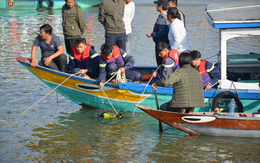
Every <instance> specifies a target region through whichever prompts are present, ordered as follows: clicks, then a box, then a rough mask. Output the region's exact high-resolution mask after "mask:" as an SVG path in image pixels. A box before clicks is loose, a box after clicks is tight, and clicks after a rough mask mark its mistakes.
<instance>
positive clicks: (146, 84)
mask: <svg viewBox="0 0 260 163" xmlns="http://www.w3.org/2000/svg"><path fill="white" fill-rule="evenodd" d="M158 69H159V67H158V68H157V69H156V70H155V71H157V70H158ZM152 79H153V76H152V77H151V78H150V80H149V81H148V83H147V84H146V86H145V87H144V90H143V93H142V94H141V96H140V98H139V102H138V103H137V104H140V101H141V98H142V96H143V94H144V91H145V90H146V87H147V86H148V84H149V83H150V82H151V80H152ZM136 108H137V107H135V110H136ZM135 110H134V111H133V115H134V114H135Z"/></svg>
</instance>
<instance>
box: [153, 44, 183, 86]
mask: <svg viewBox="0 0 260 163" xmlns="http://www.w3.org/2000/svg"><path fill="white" fill-rule="evenodd" d="M158 52H159V56H160V57H161V58H163V60H162V64H161V65H159V66H158V69H159V72H158V71H154V72H153V79H152V80H151V82H150V84H153V83H155V81H156V80H158V79H162V78H166V77H167V76H169V75H171V74H172V73H173V72H174V71H175V70H176V69H177V68H179V56H180V53H179V52H178V51H177V50H175V49H172V50H171V51H169V49H168V47H167V44H166V43H165V42H159V44H158ZM166 87H169V88H170V87H172V84H169V85H166Z"/></svg>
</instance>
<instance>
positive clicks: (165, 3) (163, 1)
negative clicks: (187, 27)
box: [154, 0, 168, 6]
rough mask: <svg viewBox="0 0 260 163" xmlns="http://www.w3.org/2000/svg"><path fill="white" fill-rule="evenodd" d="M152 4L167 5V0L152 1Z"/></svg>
mask: <svg viewBox="0 0 260 163" xmlns="http://www.w3.org/2000/svg"><path fill="white" fill-rule="evenodd" d="M154 4H157V5H162V6H168V0H158V1H154Z"/></svg>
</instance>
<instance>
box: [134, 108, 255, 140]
mask: <svg viewBox="0 0 260 163" xmlns="http://www.w3.org/2000/svg"><path fill="white" fill-rule="evenodd" d="M136 106H137V107H138V108H139V109H141V110H142V111H144V112H145V113H147V114H149V115H150V116H152V117H154V118H156V119H158V120H159V121H161V122H163V123H165V124H167V125H169V126H172V127H174V128H176V129H179V130H181V131H183V132H186V133H188V134H190V135H210V136H232V137H252V138H260V114H252V113H243V114H241V113H235V114H234V116H227V114H225V113H221V115H217V114H216V115H214V114H213V113H212V112H197V113H194V114H187V113H186V114H185V113H176V112H168V111H159V110H154V109H152V108H150V107H148V106H143V105H136Z"/></svg>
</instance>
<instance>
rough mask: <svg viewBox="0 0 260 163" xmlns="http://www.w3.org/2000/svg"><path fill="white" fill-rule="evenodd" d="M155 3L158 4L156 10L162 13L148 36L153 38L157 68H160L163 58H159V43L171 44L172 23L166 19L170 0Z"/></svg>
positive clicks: (160, 0) (159, 0)
mask: <svg viewBox="0 0 260 163" xmlns="http://www.w3.org/2000/svg"><path fill="white" fill-rule="evenodd" d="M154 3H155V4H156V10H157V11H158V12H159V13H160V15H158V18H157V19H156V22H155V23H154V27H153V32H152V33H148V34H146V36H147V37H148V38H150V37H153V42H154V43H155V57H156V63H157V66H159V65H161V64H162V58H161V57H160V56H159V52H158V43H159V42H166V43H169V40H168V32H169V27H168V25H169V24H170V22H169V21H168V20H167V17H166V12H167V5H168V0H158V1H154Z"/></svg>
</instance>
